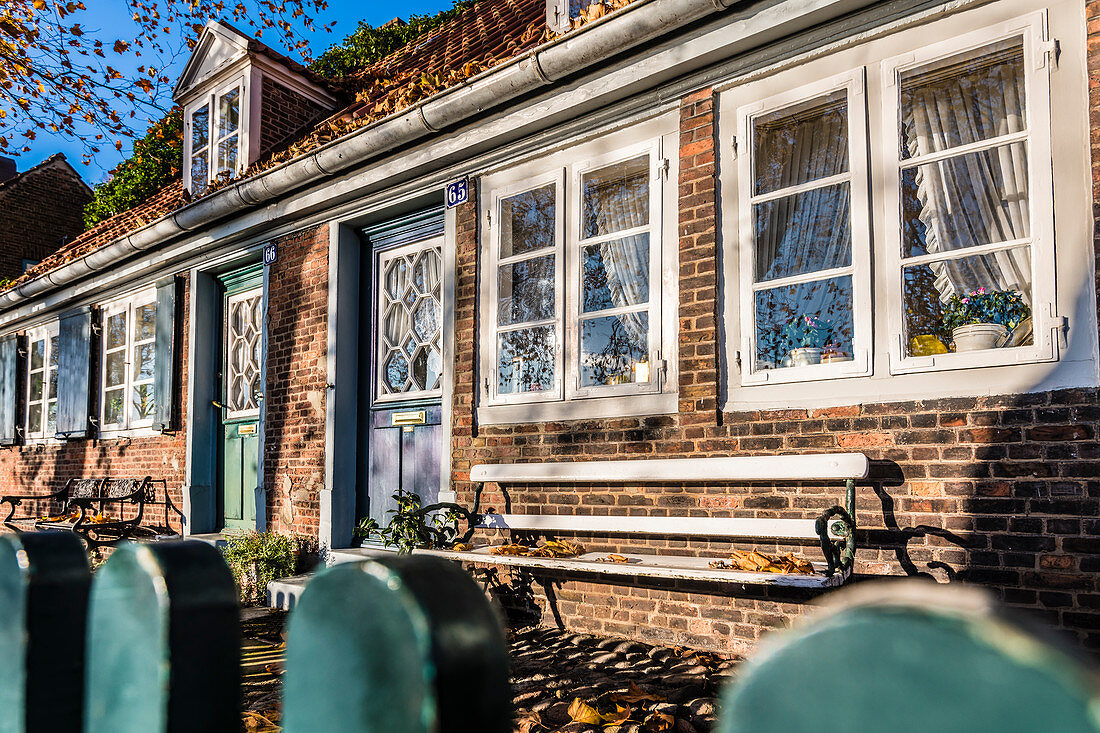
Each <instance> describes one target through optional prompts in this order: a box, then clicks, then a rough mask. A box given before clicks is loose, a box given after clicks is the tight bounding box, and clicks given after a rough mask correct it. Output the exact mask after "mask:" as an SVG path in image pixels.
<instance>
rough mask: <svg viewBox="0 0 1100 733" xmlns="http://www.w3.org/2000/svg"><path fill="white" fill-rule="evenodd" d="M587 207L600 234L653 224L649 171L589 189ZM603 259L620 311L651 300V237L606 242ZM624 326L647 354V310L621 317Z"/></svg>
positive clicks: (609, 283)
mask: <svg viewBox="0 0 1100 733" xmlns="http://www.w3.org/2000/svg"><path fill="white" fill-rule="evenodd" d="M585 197H586V199H587V200H586V206H588V207H591V213H592V216H593V218H594V220H595V224H596V225H597V228H598V231H599V233H601V234H603V233H605V232H616V231H625V230H627V229H632V228H634V227H640V226H645V225H646V224H648V223H649V169H648V165H647V166H646V168H645V170H644V172H643V173H640V174H637V173H627V174H626V175H625V176H622V177H617V178H612V179H610V180H606V181H602V182H600V183H599V184H597V185H595V186H592V187H590V188H589V187H586V190H585ZM599 248H600V259H601V260H602V261H603V267H604V272H605V273H606V275H607V289H608V291H609V292H610V293H611V302H612V303H614V304H615V307H616V308H622V307H626V306H630V305H638V304H640V303H645V302H647V301H648V300H649V236H648V235H647V234H636V235H633V236H629V237H621V238H619V239H612V240H609V241H607V242H603V243H602V244H600V245H599ZM588 285H589V283H585V286H586V287H587V286H588ZM618 318H619V320H620V321H621V322H622V324H623V327H624V328H625V329H626V331H627V333H628V334H629V335H630V337H631V340H632V341H634V342H635V343H636V344H638V346H639V347H640V348H641V349H642V350H643V351H644V350H646V349H647V348H648V346H647V344H648V343H649V334H648V325H649V319H648V317H647V312H646V311H640V312H634V313H623V314H621V315H619V316H618Z"/></svg>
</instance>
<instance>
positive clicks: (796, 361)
mask: <svg viewBox="0 0 1100 733" xmlns="http://www.w3.org/2000/svg"><path fill="white" fill-rule="evenodd" d="M821 352H822V349H818V348H815V347H813V346H803V347H801V348H798V349H791V365H792V366H796V367H800V366H810V365H811V364H820V363H821Z"/></svg>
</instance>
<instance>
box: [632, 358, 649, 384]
mask: <svg viewBox="0 0 1100 733" xmlns="http://www.w3.org/2000/svg"><path fill="white" fill-rule="evenodd" d="M648 381H649V362H648V361H636V362H634V382H635V383H641V382H648Z"/></svg>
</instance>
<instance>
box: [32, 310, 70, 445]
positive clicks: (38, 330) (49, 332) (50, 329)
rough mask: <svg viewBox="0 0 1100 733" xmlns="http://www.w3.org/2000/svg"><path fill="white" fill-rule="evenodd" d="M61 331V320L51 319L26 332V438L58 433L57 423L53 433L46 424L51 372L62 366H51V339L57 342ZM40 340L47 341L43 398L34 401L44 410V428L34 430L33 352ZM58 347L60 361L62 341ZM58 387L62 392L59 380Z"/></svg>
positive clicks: (41, 438)
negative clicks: (32, 422)
mask: <svg viewBox="0 0 1100 733" xmlns="http://www.w3.org/2000/svg"><path fill="white" fill-rule="evenodd" d="M59 331H60V322H59V321H51V322H50V323H46V324H43V325H41V326H36V327H35V328H29V329H27V334H26V337H27V357H26V374H27V380H26V381H27V384H26V386H25V391H24V393H23V397H24V400H25V402H24V404H25V405H26V409H25V410H24V414H23V430H24V436H25V437H26V439H27V440H28V441H36V442H37V441H44V440H50V439H52V438H54V437H56V434H57V426H56V424H55V425H54V431H53V432H52V433H51V432H49V431H48V430H47V429H46V425H47V423H48V418H47V416H48V414H49V403H50V402H51V400H50V396H49V394H50V372H56V371H57V370H58V368H59V367H60V363H59V364H58V366H54V367H52V368H51V367H50V342H51V341H54V342H57V340H58V333H59ZM38 341H45V342H46V343H45V352H44V358H43V363H42V370H41V371H42V399H41V400H39V401H37V402H36V403H34V404H35V407H36V408H37V409H38V410H40V411H42V423H41V425H42V429H41V430H38V431H34V432H32V431H31V429H30V423H31V409H32V405H31V353H32V352H33V351H34V344H35V343H36V342H38ZM57 348H58V350H59V352H58V361H59V362H60V348H61V344H60V343H57ZM57 388H58V393H59V394H60V391H61V384H60V381H59V382H58V385H57ZM57 399H58V398H57V397H54V398H53V400H52V401H53V402H55V403H56V402H57Z"/></svg>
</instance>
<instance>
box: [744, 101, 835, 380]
mask: <svg viewBox="0 0 1100 733" xmlns="http://www.w3.org/2000/svg"><path fill="white" fill-rule="evenodd" d="M846 113H847V107H846V105H844V104H834V105H831V106H829V107H826V108H821V107H818V108H817V109H816V110H813V111H811V112H810V113H807V114H804V115H801V116H800V117H798V116H795V115H791V116H788V117H786V118H783V119H782V120H781V122H780V123H779V124H778V125H774V126H772V127H771V129H768V127H767V126H765V125H761V126H760V127H759V128H758V129H757V136H756V137H757V143H756V150H755V151H754V162H755V166H756V170H755V171H754V173H755V181H754V183H755V184H756V185H757V186H758V187H759V188H758V189H757V192H758V193H767V192H769V191H779V190H782V189H785V188H789V187H791V186H796V185H799V184H801V183H805V182H809V181H814V180H820V179H823V178H828V177H830V176H834V175H838V174H841V173H844V172H846V171H847V170H848V165H849V164H848V130H847V119H846ZM850 197H851V191H850V187H849V184H847V183H841V184H836V185H831V186H825V187H822V188H816V189H812V190H810V191H805V192H803V193H801V194H796V195H792V196H784V197H781V198H777V199H773V200H772V201H769V202H765V203H762V204H757V205H755V206H754V207H753V208H754V210H753V222H754V226H755V231H754V245H755V257H756V261H755V272H754V276H755V278H756V282H766V281H768V280H775V279H778V278H782V277H787V276H790V275H796V274H803V273H810V272H818V271H822V270H829V269H833V268H837V267H847V266H848V265H850V264H851V260H852V231H851V217H850V216H849V210H850ZM754 308H755V311H756V322H757V330H758V334H759V335H758V351H759V355H760V357H761V358H765V359H773V360H775V361H780V360H782V358H783V357H784V356H785V355H786V346H787V345H786V343H785V341H784V339H783V338H782V337H781V336H780V335H779V333H780V330H781V329H782V328H783V327H784V326H785V325H786V324H787V323H788V322H790V321H791V320H792V319H794V318H797V317H799V316H801V315H818V316H820V317H821V318H823V319H826V320H829V321H832V322H833V324H834V327H835V329H840V331H839V332H838V330H834V332H833V340H834V341H841V342H844V341H846V340H847V339H849V338H850V333H843V330H846V329H849V328H850V327H849V324H850V323H851V317H852V316H851V309H852V296H851V283H850V278H845V279H844V280H843V282H841V281H837V280H830V281H819V282H812V283H804V284H802V285H797V286H793V287H781V288H775V289H772V290H763V291H760V292H759V293H758V294H757V301H756V303H755V304H754Z"/></svg>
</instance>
